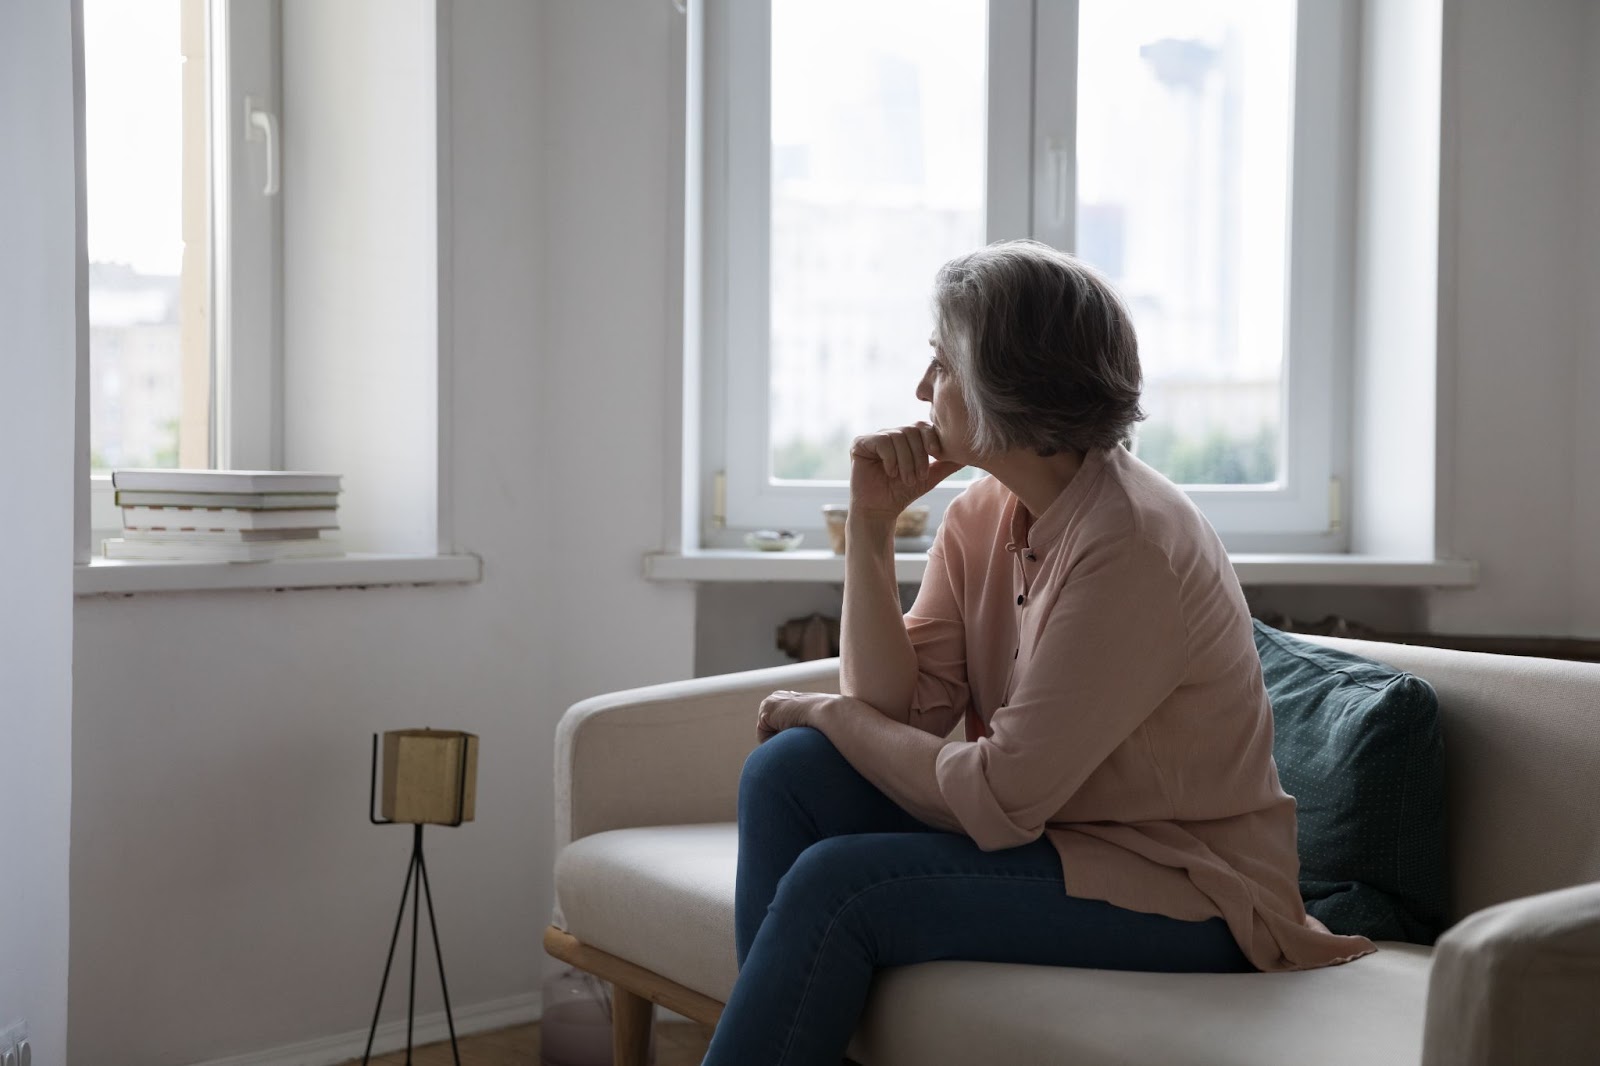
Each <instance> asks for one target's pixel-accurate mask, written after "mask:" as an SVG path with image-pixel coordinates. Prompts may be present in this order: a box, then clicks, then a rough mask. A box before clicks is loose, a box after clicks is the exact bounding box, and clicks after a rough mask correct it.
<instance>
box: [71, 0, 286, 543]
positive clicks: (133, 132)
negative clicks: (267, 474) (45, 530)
mask: <svg viewBox="0 0 1600 1066" xmlns="http://www.w3.org/2000/svg"><path fill="white" fill-rule="evenodd" d="M277 17H278V10H277V5H276V4H270V3H261V4H237V5H235V4H229V3H226V2H224V0H214V2H211V3H207V2H206V0H144V2H141V3H139V4H128V3H124V2H120V0H84V6H83V40H84V86H85V101H84V121H85V160H84V166H85V180H86V187H87V198H88V203H87V214H88V234H87V243H88V252H89V328H90V341H89V346H90V354H89V367H90V370H89V417H90V430H89V437H90V439H89V451H90V468H91V477H92V478H93V481H94V485H93V488H92V496H91V498H92V503H93V507H94V512H93V515H92V519H91V524H92V526H93V527H94V529H95V530H96V531H103V530H106V529H109V528H114V527H115V526H116V525H118V522H117V519H116V515H115V510H114V507H113V506H112V500H111V494H110V483H109V478H108V477H107V475H108V474H109V472H110V471H111V470H112V469H114V468H117V467H130V466H186V467H209V466H224V467H241V468H250V467H256V468H271V467H275V466H279V465H281V462H282V447H281V442H280V441H279V439H278V438H279V430H278V427H279V400H278V397H279V394H280V391H281V390H280V387H279V386H278V385H277V379H278V376H279V374H280V371H279V369H278V366H279V359H280V357H279V341H278V338H279V334H280V330H279V298H278V282H277V277H278V261H279V256H280V244H281V241H280V238H279V236H278V234H279V232H280V228H279V227H280V221H279V217H278V211H279V208H278V201H277V178H278V174H277V165H278V158H277V153H278V149H279V145H278V143H277V120H276V113H277V104H276V97H277V44H276V41H277ZM95 535H96V536H98V533H96V534H95Z"/></svg>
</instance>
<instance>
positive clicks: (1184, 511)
mask: <svg viewBox="0 0 1600 1066" xmlns="http://www.w3.org/2000/svg"><path fill="white" fill-rule="evenodd" d="M1029 517H1030V516H1029V514H1028V512H1027V510H1026V509H1025V508H1024V507H1023V506H1022V505H1021V503H1020V501H1019V500H1018V499H1017V498H1016V497H1015V496H1013V495H1012V494H1011V492H1010V491H1009V490H1008V489H1006V487H1005V486H1004V485H1002V484H1001V483H1000V482H999V481H997V480H995V479H994V478H992V477H985V478H982V479H980V480H979V481H977V482H975V483H974V484H973V485H972V486H971V487H969V488H968V489H967V490H966V491H965V492H964V493H962V494H961V496H959V497H958V498H957V499H956V500H955V501H954V502H953V503H951V505H950V508H949V511H948V513H947V514H946V515H945V519H944V522H943V524H942V525H941V526H940V528H939V532H938V536H937V537H936V538H935V541H934V544H933V546H932V548H931V549H930V550H929V553H928V567H927V573H926V575H925V576H924V578H923V581H922V589H921V592H920V593H919V595H918V596H917V601H916V603H915V605H913V607H912V608H911V610H910V611H909V612H908V613H907V614H906V616H905V622H906V630H907V632H908V633H909V634H910V637H911V642H912V645H913V646H914V647H915V649H916V653H917V661H918V668H919V678H918V683H917V689H916V695H915V697H914V699H913V702H912V708H911V716H910V724H911V725H913V726H916V727H917V728H918V729H921V730H924V731H926V732H928V733H932V734H934V735H935V736H940V737H942V736H945V735H947V734H948V733H949V732H950V731H951V730H952V729H953V728H954V727H955V724H956V723H957V722H958V721H961V720H962V719H963V717H964V716H967V715H968V714H969V712H970V713H971V714H972V715H973V716H974V717H973V720H972V725H971V727H970V728H969V730H968V739H967V740H966V741H964V742H963V741H953V742H951V743H949V744H947V745H946V746H945V747H944V748H942V749H941V750H940V751H939V753H938V757H937V762H936V764H935V769H936V776H937V781H938V790H939V793H940V795H941V796H942V798H943V802H944V804H946V805H948V808H949V811H950V813H951V815H952V816H953V818H954V820H955V821H956V822H958V823H959V824H960V825H961V826H962V828H964V829H965V830H966V832H967V833H968V834H969V835H971V837H972V838H973V840H975V841H976V842H977V844H978V845H979V847H981V848H983V849H984V850H985V851H994V850H997V849H1000V848H1009V847H1016V846H1018V845H1021V844H1026V843H1029V842H1031V841H1033V840H1037V839H1038V837H1039V836H1040V834H1041V833H1042V834H1044V835H1045V836H1046V837H1048V838H1049V840H1050V842H1051V843H1052V844H1053V845H1055V847H1056V850H1057V851H1058V852H1059V853H1060V855H1061V865H1062V870H1063V872H1064V875H1065V888H1066V891H1067V893H1068V894H1070V895H1073V896H1077V897H1080V898H1085V899H1099V900H1106V901H1108V902H1110V903H1112V904H1115V905H1116V906H1119V907H1124V908H1128V909H1131V910H1136V911H1144V912H1150V913H1156V914H1165V915H1169V916H1171V917H1173V918H1181V919H1186V920H1191V921H1198V920H1203V919H1207V918H1212V917H1216V916H1219V915H1220V916H1221V917H1222V918H1223V919H1224V920H1225V921H1226V922H1227V924H1228V928H1229V929H1230V930H1231V931H1232V932H1233V935H1234V937H1235V939H1237V940H1238V942H1239V946H1240V948H1241V949H1242V950H1243V952H1244V954H1245V955H1246V957H1248V958H1249V960H1250V961H1251V962H1252V963H1253V964H1254V965H1255V966H1256V967H1257V968H1258V969H1261V970H1292V969H1306V968H1310V967H1315V966H1325V965H1328V964H1331V963H1337V962H1345V961H1348V960H1350V959H1354V958H1357V957H1359V956H1361V955H1365V954H1367V953H1369V952H1371V951H1374V950H1375V948H1374V946H1373V944H1372V942H1371V941H1369V940H1367V939H1366V938H1365V937H1360V936H1338V935H1335V934H1333V933H1331V932H1329V931H1328V929H1327V927H1326V926H1324V925H1323V924H1322V923H1321V922H1319V921H1317V920H1316V919H1315V918H1312V917H1310V916H1309V915H1307V914H1306V912H1305V907H1304V905H1303V903H1302V902H1301V899H1300V891H1299V885H1298V881H1297V879H1298V873H1299V867H1300V862H1299V856H1298V854H1297V853H1296V851H1295V801H1294V799H1293V797H1291V796H1289V795H1287V794H1286V793H1285V792H1284V791H1283V788H1282V787H1281V786H1280V785H1279V783H1278V771H1277V767H1276V766H1275V765H1274V763H1273V761H1272V710H1271V707H1270V705H1269V704H1268V702H1267V693H1266V689H1265V687H1264V685H1263V683H1262V680H1261V663H1260V659H1259V658H1258V657H1257V654H1256V649H1255V642H1254V638H1253V636H1252V633H1251V625H1250V616H1249V612H1248V610H1247V609H1246V607H1245V601H1244V595H1243V593H1242V592H1241V590H1240V588H1239V581H1238V578H1237V577H1236V576H1235V575H1234V572H1233V566H1232V564H1231V563H1230V562H1229V560H1228V555H1227V552H1226V551H1225V550H1224V549H1223V547H1222V542H1221V541H1220V540H1219V539H1218V538H1217V535H1216V533H1215V532H1214V531H1213V530H1212V528H1211V526H1210V525H1209V524H1208V523H1207V522H1206V520H1205V518H1204V517H1202V516H1201V514H1200V512H1199V511H1198V510H1196V508H1195V507H1194V505H1193V504H1192V503H1191V502H1190V501H1189V498H1188V497H1187V496H1186V495H1185V494H1184V493H1183V492H1181V491H1180V490H1179V489H1177V488H1176V487H1175V486H1173V485H1172V484H1171V483H1170V482H1168V481H1167V480H1166V479H1165V478H1163V477H1161V475H1159V474H1157V473H1156V472H1155V471H1153V470H1151V469H1150V468H1149V467H1148V466H1145V465H1144V464H1143V463H1141V462H1140V461H1139V460H1138V459H1136V458H1134V457H1133V455H1131V454H1130V453H1129V452H1127V451H1126V450H1124V449H1122V448H1114V449H1109V450H1106V451H1098V452H1091V453H1090V454H1089V455H1088V456H1087V457H1086V458H1085V461H1084V464H1083V466H1082V468H1081V469H1080V470H1079V472H1078V474H1077V475H1076V476H1075V477H1074V478H1073V479H1072V481H1071V483H1070V484H1069V485H1068V486H1067V488H1066V489H1065V490H1064V491H1063V492H1062V493H1061V495H1060V496H1058V497H1057V498H1056V500H1055V502H1054V503H1052V504H1051V505H1050V507H1049V508H1048V509H1047V510H1046V511H1045V512H1044V513H1043V514H1041V515H1039V516H1038V518H1037V519H1034V520H1033V521H1031V523H1030V521H1029ZM978 722H981V723H982V735H978V731H977V723H978ZM892 757H893V752H892V750H887V749H885V750H883V752H882V758H885V759H887V758H892ZM861 769H862V771H863V773H867V775H868V776H869V777H878V776H879V775H878V774H873V773H870V772H869V769H870V768H866V767H863V768H861Z"/></svg>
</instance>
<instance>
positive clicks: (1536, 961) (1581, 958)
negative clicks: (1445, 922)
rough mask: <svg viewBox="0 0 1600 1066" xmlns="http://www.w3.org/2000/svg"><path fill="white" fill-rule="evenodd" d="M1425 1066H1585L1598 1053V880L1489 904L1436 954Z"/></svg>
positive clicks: (1430, 985)
mask: <svg viewBox="0 0 1600 1066" xmlns="http://www.w3.org/2000/svg"><path fill="white" fill-rule="evenodd" d="M1422 1046H1423V1051H1422V1062H1423V1066H1500V1064H1503V1063H1522V1062H1537V1063H1540V1064H1541V1066H1579V1064H1580V1063H1593V1062H1595V1061H1596V1060H1595V1056H1596V1049H1597V1048H1600V882H1596V883H1594V884H1587V885H1578V886H1577V887H1575V888H1564V889H1561V890H1559V891H1556V892H1544V893H1541V894H1539V895H1537V896H1527V897H1524V898H1522V899H1515V900H1511V901H1510V902H1507V903H1501V904H1498V905H1497V906H1493V907H1488V908H1485V909H1484V910H1481V911H1478V912H1477V913H1476V914H1471V915H1468V916H1467V917H1466V918H1464V919H1462V920H1461V921H1460V922H1458V923H1457V924H1456V925H1455V926H1453V927H1452V928H1451V929H1450V930H1448V931H1447V932H1446V933H1445V934H1444V935H1443V936H1442V937H1440V938H1439V942H1438V945H1437V946H1436V947H1435V949H1434V956H1433V972H1432V975H1431V976H1430V977H1429V980H1428V1018H1427V1025H1426V1028H1425V1030H1424V1034H1423V1045H1422Z"/></svg>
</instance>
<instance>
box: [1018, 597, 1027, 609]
mask: <svg viewBox="0 0 1600 1066" xmlns="http://www.w3.org/2000/svg"><path fill="white" fill-rule="evenodd" d="M1024 599H1026V597H1024V596H1022V595H1020V594H1019V595H1018V596H1017V606H1018V607H1021V606H1022V601H1023V600H1024Z"/></svg>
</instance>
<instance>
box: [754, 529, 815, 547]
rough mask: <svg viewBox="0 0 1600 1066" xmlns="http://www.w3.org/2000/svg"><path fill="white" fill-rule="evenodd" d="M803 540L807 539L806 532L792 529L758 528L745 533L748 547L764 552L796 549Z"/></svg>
mask: <svg viewBox="0 0 1600 1066" xmlns="http://www.w3.org/2000/svg"><path fill="white" fill-rule="evenodd" d="M802 540H805V534H803V533H796V532H795V531H794V530H792V529H758V530H755V531H754V532H751V533H746V534H745V535H744V543H745V546H746V547H748V548H754V549H755V550H756V551H763V552H788V551H794V550H795V549H796V548H798V547H800V542H801V541H802Z"/></svg>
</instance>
